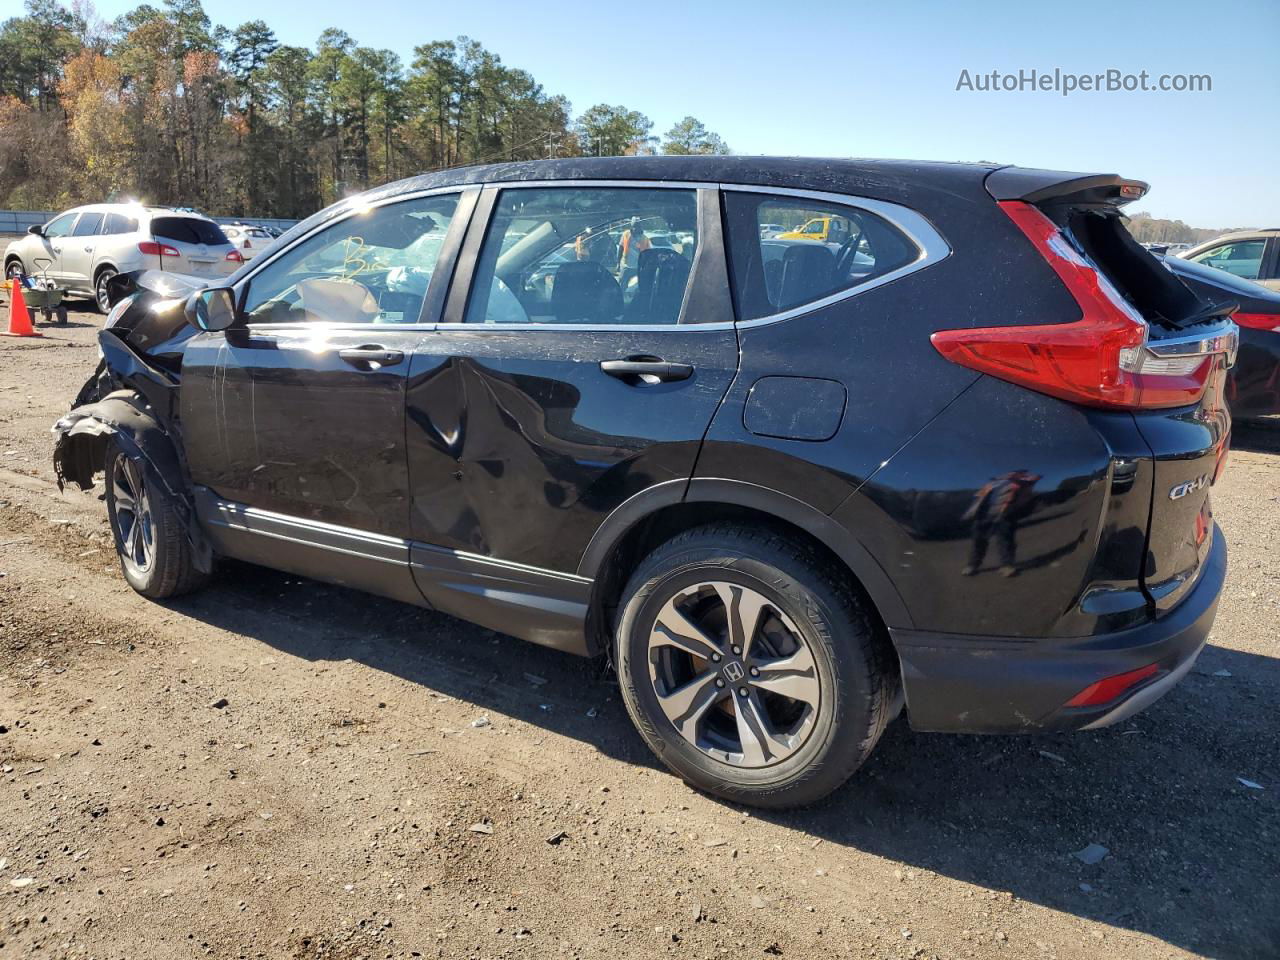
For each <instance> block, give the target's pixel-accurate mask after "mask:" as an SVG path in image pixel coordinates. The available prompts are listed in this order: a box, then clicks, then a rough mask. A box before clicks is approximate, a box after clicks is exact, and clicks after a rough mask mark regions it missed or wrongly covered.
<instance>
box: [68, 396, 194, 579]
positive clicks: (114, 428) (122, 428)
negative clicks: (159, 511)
mask: <svg viewBox="0 0 1280 960" xmlns="http://www.w3.org/2000/svg"><path fill="white" fill-rule="evenodd" d="M151 411H152V408H151V407H150V406H149V405H148V404H147V401H146V400H145V399H144V398H143V396H142V395H141V394H140V393H138V392H136V391H133V390H117V391H115V392H114V393H110V394H108V395H107V396H105V397H103V398H102V399H101V400H99V401H97V402H96V403H89V404H85V405H84V406H79V407H76V408H75V409H73V410H71V411H70V412H69V413H67V414H65V415H64V416H62V417H61V418H60V419H59V420H58V422H57V423H56V424H54V428H53V429H54V434H55V436H56V439H55V441H54V449H53V469H54V474H55V475H56V477H57V480H58V487H59V489H62V488H63V487H64V486H65V485H66V483H68V482H72V483H75V484H76V485H77V486H79V487H80V489H81V490H91V489H93V485H94V478H95V476H96V475H97V474H98V473H100V472H102V471H103V469H104V467H105V465H106V464H105V461H106V452H107V445H108V442H109V441H110V440H112V439H114V440H115V441H116V443H117V444H119V446H120V447H121V449H123V450H124V451H125V453H126V454H128V455H129V456H130V457H132V458H135V459H137V460H139V461H141V463H142V464H143V467H144V469H145V470H146V471H147V477H148V481H149V482H151V483H154V484H157V485H158V486H160V487H161V488H162V489H163V490H164V491H165V492H166V493H167V494H168V495H169V497H170V498H171V499H172V501H173V502H174V504H176V506H177V510H178V513H179V515H180V517H181V519H182V522H183V525H184V527H185V529H186V531H187V537H188V539H189V540H190V541H191V545H192V548H193V552H194V557H195V561H196V567H197V569H199V570H200V571H201V572H205V573H207V572H208V571H209V570H210V569H212V551H211V549H210V547H209V545H208V541H207V539H206V538H205V536H204V533H203V531H201V529H200V527H199V523H198V521H197V520H196V513H195V509H194V505H193V502H192V498H191V490H190V486H191V485H190V483H189V482H188V479H187V471H186V468H185V466H184V464H183V460H182V453H181V451H180V449H179V447H178V444H177V442H176V441H175V440H174V439H173V437H171V436H170V435H169V433H168V432H166V431H165V429H164V427H163V426H162V425H161V424H160V421H159V420H158V419H157V418H156V417H155V416H154V415H153V414H152V412H151Z"/></svg>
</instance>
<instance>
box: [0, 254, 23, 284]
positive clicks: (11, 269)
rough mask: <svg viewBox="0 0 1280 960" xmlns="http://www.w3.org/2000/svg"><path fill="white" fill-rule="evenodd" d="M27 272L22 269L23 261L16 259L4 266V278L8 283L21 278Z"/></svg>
mask: <svg viewBox="0 0 1280 960" xmlns="http://www.w3.org/2000/svg"><path fill="white" fill-rule="evenodd" d="M25 272H26V271H25V270H23V267H22V261H21V260H19V259H17V258H16V257H15V258H14V259H12V260H10V261H9V262H8V263H6V264H5V265H4V278H5V280H6V281H12V280H13V279H14V278H15V277H20V276H22V275H23V273H25Z"/></svg>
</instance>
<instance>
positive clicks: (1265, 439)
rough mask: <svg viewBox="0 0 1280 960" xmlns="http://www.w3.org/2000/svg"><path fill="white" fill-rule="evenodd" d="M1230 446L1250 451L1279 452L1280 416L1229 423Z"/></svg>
mask: <svg viewBox="0 0 1280 960" xmlns="http://www.w3.org/2000/svg"><path fill="white" fill-rule="evenodd" d="M1231 446H1232V448H1233V449H1236V450H1248V451H1250V452H1251V453H1280V417H1268V418H1266V419H1263V420H1251V421H1242V420H1237V421H1236V422H1235V423H1233V424H1232V425H1231Z"/></svg>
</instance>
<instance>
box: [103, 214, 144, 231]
mask: <svg viewBox="0 0 1280 960" xmlns="http://www.w3.org/2000/svg"><path fill="white" fill-rule="evenodd" d="M137 230H138V221H137V219H136V218H135V217H126V216H125V215H124V214H123V213H108V214H107V223H106V226H105V227H103V228H102V232H103V233H109V234H118V233H136V232H137Z"/></svg>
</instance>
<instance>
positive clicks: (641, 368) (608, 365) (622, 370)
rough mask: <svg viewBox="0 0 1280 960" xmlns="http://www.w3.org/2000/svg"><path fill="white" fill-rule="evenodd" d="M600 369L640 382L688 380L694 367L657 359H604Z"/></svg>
mask: <svg viewBox="0 0 1280 960" xmlns="http://www.w3.org/2000/svg"><path fill="white" fill-rule="evenodd" d="M600 369H601V370H603V371H604V372H605V373H607V374H608V375H609V376H611V377H617V378H618V379H619V380H630V381H632V382H638V383H666V382H670V381H673V380H688V379H689V378H690V377H691V376H693V367H692V366H690V365H689V364H687V363H668V362H667V361H665V360H657V359H649V358H647V357H646V358H644V359H639V358H637V359H628V360H602V361H601V362H600Z"/></svg>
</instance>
